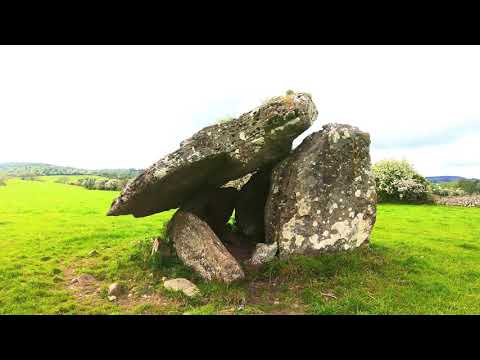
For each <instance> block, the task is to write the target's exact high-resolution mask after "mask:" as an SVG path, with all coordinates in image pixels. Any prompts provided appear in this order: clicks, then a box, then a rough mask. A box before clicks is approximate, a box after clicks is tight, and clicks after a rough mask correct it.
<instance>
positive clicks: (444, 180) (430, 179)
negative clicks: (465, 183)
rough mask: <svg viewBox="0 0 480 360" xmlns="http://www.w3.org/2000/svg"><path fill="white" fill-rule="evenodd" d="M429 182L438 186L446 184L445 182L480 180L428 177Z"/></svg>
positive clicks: (455, 177)
mask: <svg viewBox="0 0 480 360" xmlns="http://www.w3.org/2000/svg"><path fill="white" fill-rule="evenodd" d="M427 180H429V181H430V182H432V183H434V184H437V183H445V182H453V181H460V180H474V181H479V179H468V178H464V177H461V176H429V177H428V176H427Z"/></svg>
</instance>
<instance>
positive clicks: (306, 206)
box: [265, 124, 376, 257]
mask: <svg viewBox="0 0 480 360" xmlns="http://www.w3.org/2000/svg"><path fill="white" fill-rule="evenodd" d="M369 146H370V136H369V134H368V133H365V132H361V131H360V130H358V128H354V127H351V126H349V125H341V124H328V125H325V126H324V127H323V129H322V130H321V131H319V132H316V133H313V134H311V135H310V136H308V137H307V138H305V139H304V141H303V142H302V143H301V144H300V146H298V147H297V148H296V149H295V150H294V151H293V152H292V154H291V155H290V156H289V157H288V158H286V159H284V160H282V161H281V162H280V163H279V164H278V165H277V166H276V167H275V168H274V170H273V173H272V181H271V188H270V193H269V197H268V199H267V204H266V207H265V211H266V213H265V227H266V242H267V243H273V242H277V243H278V246H279V256H280V257H285V256H288V255H289V254H293V253H299V254H308V253H318V252H323V251H334V250H346V249H351V248H354V247H358V246H360V245H361V244H363V243H365V242H367V241H368V239H369V236H370V232H371V230H372V227H373V225H374V223H375V219H376V192H375V184H374V180H373V174H372V172H371V167H370V165H371V164H370V152H369Z"/></svg>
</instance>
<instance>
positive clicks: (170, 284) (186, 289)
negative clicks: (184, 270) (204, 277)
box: [163, 278, 200, 297]
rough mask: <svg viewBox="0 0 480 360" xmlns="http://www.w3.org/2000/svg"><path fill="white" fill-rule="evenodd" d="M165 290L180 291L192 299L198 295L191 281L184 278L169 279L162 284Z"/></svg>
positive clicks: (198, 292)
mask: <svg viewBox="0 0 480 360" xmlns="http://www.w3.org/2000/svg"><path fill="white" fill-rule="evenodd" d="M163 286H164V287H165V289H168V290H172V291H181V292H183V293H184V294H185V295H187V296H189V297H192V296H197V295H199V294H200V290H199V289H198V287H197V286H196V285H195V284H194V283H192V282H191V281H189V280H187V279H184V278H177V279H170V280H166V281H165V282H164V283H163Z"/></svg>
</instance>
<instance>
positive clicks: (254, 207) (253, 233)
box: [235, 169, 271, 242]
mask: <svg viewBox="0 0 480 360" xmlns="http://www.w3.org/2000/svg"><path fill="white" fill-rule="evenodd" d="M270 176H271V169H266V170H264V171H259V172H257V173H255V174H254V175H253V176H252V177H251V178H250V180H249V181H248V182H247V183H246V184H245V185H244V186H243V187H242V189H241V190H240V194H239V196H238V200H237V203H236V206H235V221H236V224H237V226H238V229H239V230H240V231H241V232H242V233H243V234H244V235H246V236H250V237H253V238H255V239H258V241H259V242H262V241H263V240H264V238H265V224H264V219H265V203H266V201H267V196H268V192H269V189H270Z"/></svg>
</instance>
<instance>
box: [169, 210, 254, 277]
mask: <svg viewBox="0 0 480 360" xmlns="http://www.w3.org/2000/svg"><path fill="white" fill-rule="evenodd" d="M168 235H169V237H170V239H171V240H172V241H173V244H174V247H175V250H176V252H177V255H178V257H179V258H180V259H181V260H182V261H183V262H184V263H185V264H186V265H188V266H191V267H192V268H193V269H194V270H195V271H197V272H198V273H199V274H200V275H201V276H202V277H203V278H204V279H205V280H220V281H223V282H226V283H230V282H232V281H235V280H238V279H242V278H243V277H245V275H244V273H243V270H242V268H241V267H240V265H239V264H238V262H237V260H235V258H234V257H233V256H232V255H231V254H230V252H229V251H228V250H227V249H226V248H225V246H224V245H223V244H222V243H221V242H220V240H219V239H218V237H217V236H216V235H215V233H214V232H213V231H212V229H210V227H209V226H208V224H207V223H206V222H205V221H203V220H202V219H200V218H199V217H198V216H196V215H194V214H192V213H189V212H185V211H183V210H178V211H177V212H176V213H175V215H174V216H173V218H172V220H171V221H170V223H169V226H168Z"/></svg>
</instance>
